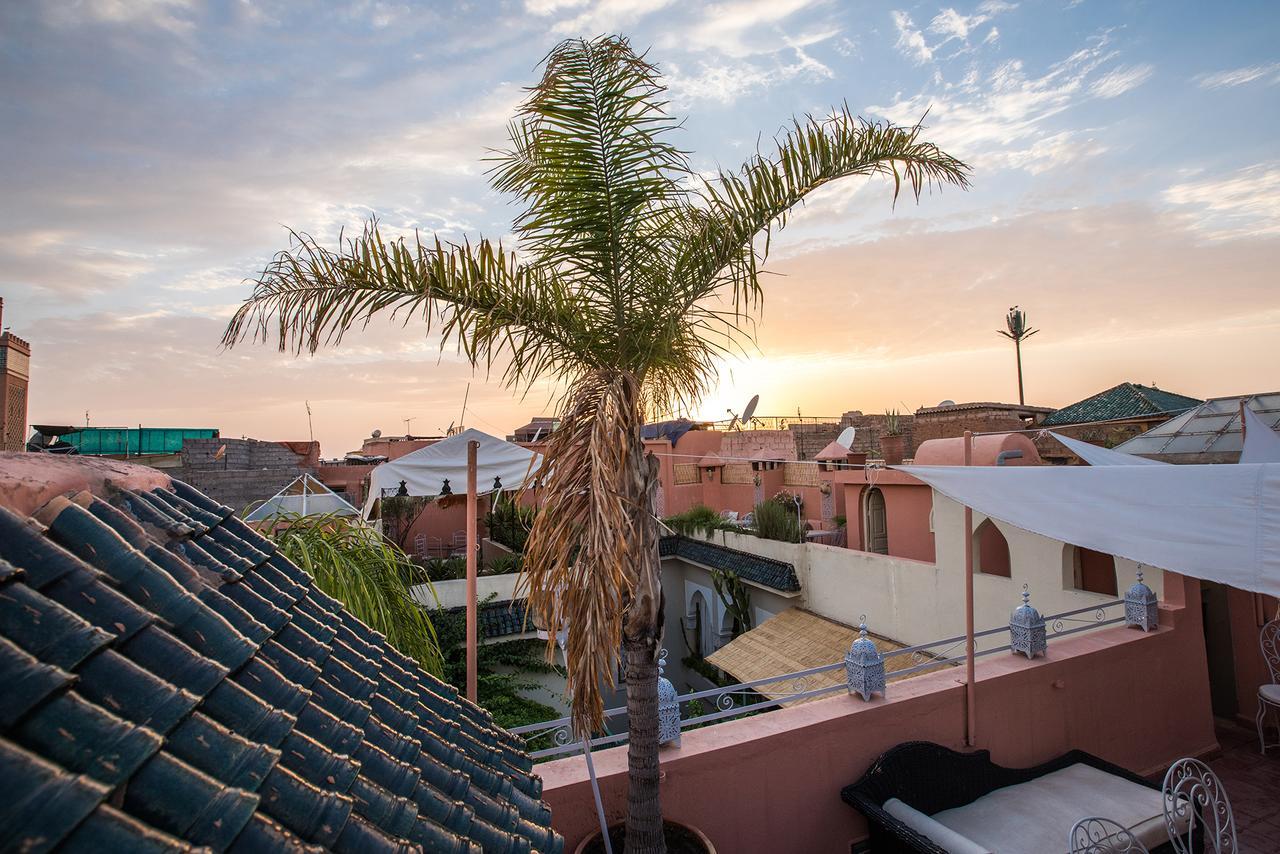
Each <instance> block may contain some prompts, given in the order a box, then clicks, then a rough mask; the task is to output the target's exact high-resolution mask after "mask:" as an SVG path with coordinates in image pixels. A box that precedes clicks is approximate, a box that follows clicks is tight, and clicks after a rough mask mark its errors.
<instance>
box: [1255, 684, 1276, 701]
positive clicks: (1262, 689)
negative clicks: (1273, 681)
mask: <svg viewBox="0 0 1280 854" xmlns="http://www.w3.org/2000/svg"><path fill="white" fill-rule="evenodd" d="M1258 696H1259V697H1261V698H1262V699H1264V700H1266V701H1267V702H1269V703H1276V704H1280V685H1259V686H1258Z"/></svg>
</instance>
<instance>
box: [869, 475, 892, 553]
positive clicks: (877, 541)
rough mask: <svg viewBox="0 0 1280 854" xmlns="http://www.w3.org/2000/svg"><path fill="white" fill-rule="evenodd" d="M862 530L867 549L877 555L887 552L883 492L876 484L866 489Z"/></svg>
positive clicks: (886, 517)
mask: <svg viewBox="0 0 1280 854" xmlns="http://www.w3.org/2000/svg"><path fill="white" fill-rule="evenodd" d="M863 530H864V531H865V532H866V533H865V535H864V544H865V546H866V550H867V551H869V552H872V553H874V554H878V555H887V554H888V553H889V520H888V516H887V514H886V512H885V506H884V493H883V492H881V491H880V488H879V487H877V486H873V487H871V488H870V489H868V490H867V501H866V524H865V525H864V526H863Z"/></svg>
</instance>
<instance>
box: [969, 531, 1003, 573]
mask: <svg viewBox="0 0 1280 854" xmlns="http://www.w3.org/2000/svg"><path fill="white" fill-rule="evenodd" d="M973 571H974V572H980V573H982V574H983V575H999V576H1000V577H1002V578H1008V577H1009V576H1010V574H1011V572H1010V566H1009V541H1008V540H1006V539H1005V538H1004V534H1002V533H1000V529H999V528H997V527H996V525H995V523H994V522H992V521H991V520H990V519H985V520H983V522H982V524H981V525H979V526H978V530H976V531H974V532H973Z"/></svg>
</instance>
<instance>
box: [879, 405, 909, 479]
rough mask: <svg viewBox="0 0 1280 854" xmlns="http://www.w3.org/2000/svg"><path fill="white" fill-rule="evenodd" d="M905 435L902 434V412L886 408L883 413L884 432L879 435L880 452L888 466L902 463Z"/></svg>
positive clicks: (905, 441)
mask: <svg viewBox="0 0 1280 854" xmlns="http://www.w3.org/2000/svg"><path fill="white" fill-rule="evenodd" d="M906 444H907V437H906V436H903V435H902V413H900V412H898V410H896V409H887V410H885V413H884V434H883V435H882V436H881V437H880V453H881V454H882V455H883V456H884V463H885V465H888V466H899V465H902V457H903V452H904V451H905V450H906Z"/></svg>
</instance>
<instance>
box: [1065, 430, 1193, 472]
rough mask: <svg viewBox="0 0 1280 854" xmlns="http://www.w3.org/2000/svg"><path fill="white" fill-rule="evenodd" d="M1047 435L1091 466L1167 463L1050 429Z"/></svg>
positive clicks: (1155, 464) (1160, 464) (1159, 464)
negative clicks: (1062, 434) (1073, 437)
mask: <svg viewBox="0 0 1280 854" xmlns="http://www.w3.org/2000/svg"><path fill="white" fill-rule="evenodd" d="M1049 435H1050V436H1052V437H1053V438H1055V439H1057V440H1058V441H1059V442H1061V443H1062V444H1063V445H1064V446H1065V447H1066V449H1067V450H1068V451H1070V452H1071V453H1073V454H1075V455H1076V456H1077V457H1079V458H1080V459H1082V460H1084V461H1085V462H1086V463H1088V464H1089V465H1091V466H1163V465H1168V463H1162V462H1161V461H1160V460H1149V459H1147V458H1146V457H1136V456H1134V455H1133V454H1126V453H1124V452H1123V451H1113V450H1111V449H1110V448H1100V447H1098V446H1097V445H1090V444H1089V443H1088V442H1082V441H1080V440H1079V439H1072V438H1070V437H1067V436H1061V435H1059V434H1057V433H1055V432H1053V431H1052V430H1050V431H1049Z"/></svg>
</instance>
